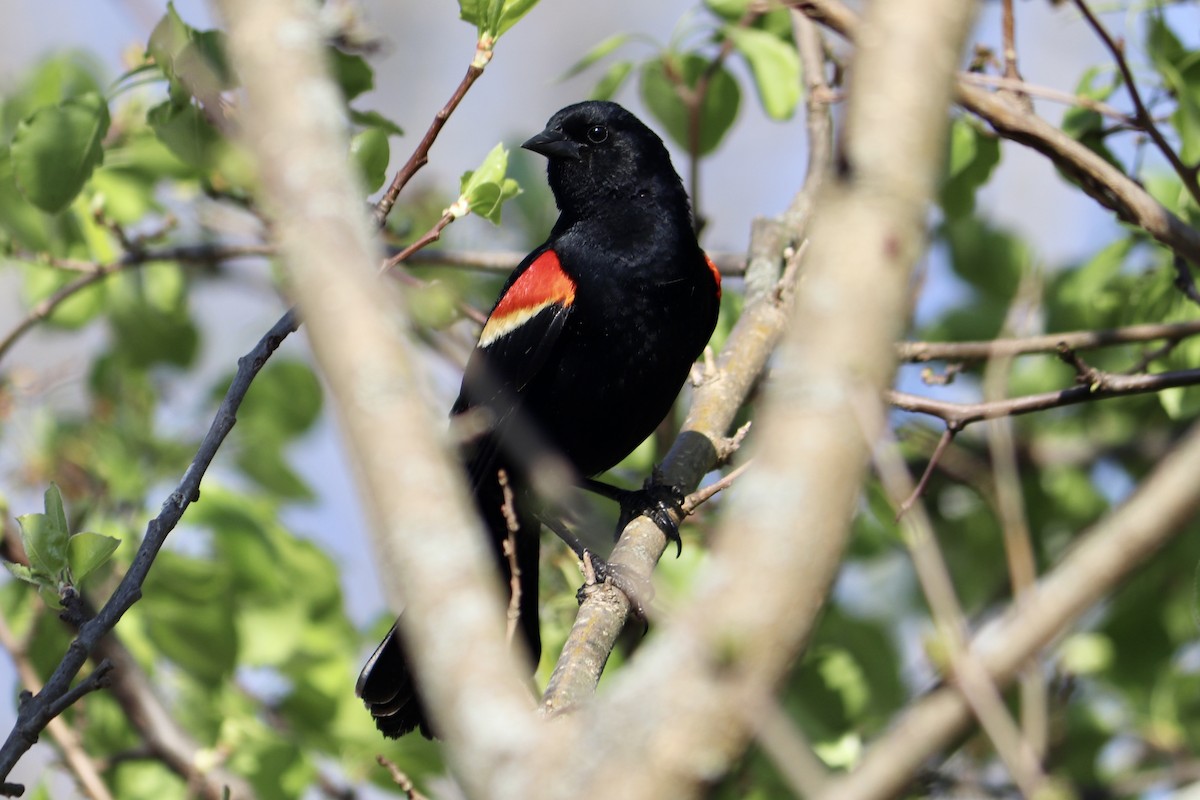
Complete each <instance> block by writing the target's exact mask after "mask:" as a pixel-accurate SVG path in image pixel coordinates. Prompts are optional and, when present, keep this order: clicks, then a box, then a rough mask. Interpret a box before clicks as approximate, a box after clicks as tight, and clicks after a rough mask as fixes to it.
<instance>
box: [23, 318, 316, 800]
mask: <svg viewBox="0 0 1200 800" xmlns="http://www.w3.org/2000/svg"><path fill="white" fill-rule="evenodd" d="M296 325H297V323H296V318H295V315H294V314H292V313H291V312H288V313H287V314H284V315H283V317H282V318H281V319H280V320H279V321H278V322H276V323H275V325H274V327H272V328H271V330H270V331H268V332H267V334H266V335H265V336H264V337H263V338H262V339H261V340H259V342H258V344H257V345H255V347H254V349H253V350H251V351H250V352H249V353H247V354H246V355H245V356H244V357H242V358H241V359H239V360H238V369H237V374H236V375H235V376H234V378H233V382H232V383H231V384H230V386H229V390H228V391H227V392H226V393H225V398H224V399H223V400H222V401H221V405H220V407H219V408H218V409H217V414H216V417H215V418H214V419H213V422H212V426H211V427H210V428H209V429H208V433H207V434H205V436H204V439H203V440H202V441H201V442H200V447H199V449H198V450H197V452H196V456H195V457H194V458H193V459H192V463H191V465H189V466H188V469H187V471H186V472H185V473H184V475H183V478H182V479H180V482H179V485H178V487H176V489H175V491H174V492H172V493H171V495H170V497H168V498H167V499H166V500H165V501H164V502H163V505H162V510H161V511H160V512H159V514H158V516H156V517H155V518H154V519H153V520H151V521H150V524H149V525H147V526H146V533H145V535H144V536H143V538H142V543H141V545H140V546H139V547H138V551H137V553H136V555H134V558H133V563H131V564H130V566H129V570H128V571H127V572H126V573H125V575H124V577H123V578H121V582H120V584H118V586H117V589H116V591H114V592H113V594H112V596H111V597H109V599H108V602H106V603H105V604H104V606H103V607H102V608H101V609H100V611H99V612H97V614H96V616H95V617H93V618H92V619H90V620H88V621H87V622H85V623H84V624H83V625H82V626H81V627H80V628H79V635H78V636H76V637H75V640H74V641H73V642H71V645H70V646H69V647H68V648H67V652H66V654H65V655H64V656H63V659H62V661H61V662H59V665H58V667H57V668H56V669H55V670H54V674H52V675H51V676H50V679H49V680H48V681H46V685H45V686H43V687H42V690H41V691H40V692H38V693H37V694H36V695H35V696H34V697H33V698H31V699H30V700H29V701H28V702H26V703H23V704H22V705H21V707H20V708H19V709H18V710H17V721H16V724H15V725H14V727H13V730H12V731H11V732H10V733H9V735H8V738H7V739H6V740H5V741H4V744H3V746H0V781H3V780H5V779H6V778H7V777H8V775H9V773H11V772H12V769H13V767H14V766H15V765H16V763H17V761H18V760H20V758H21V756H22V755H24V754H25V752H26V751H27V750H28V749H29V748H30V746H31V745H32V744H33V742H34V741H36V740H37V736H38V734H39V733H40V732H41V731H42V729H43V728H45V727H46V724H47V723H48V722H49V721H50V720H51V719H53V718H54V717H55V716H56V715H57V714H59V713H61V711H62V709H63V708H65V707H66V706H65V705H62V703H63V698H64V697H68V698H69V697H72V695H71V691H72V690H71V688H70V686H71V681H72V680H74V678H75V676H76V675H77V674H79V670H80V669H82V668H83V665H84V663H85V662H86V661H87V658H88V655H89V654H90V653H91V652H92V651H93V650H94V649H95V647H96V645H97V643H98V642H99V641H100V639H101V638H102V637H103V636H104V635H105V634H107V633H108V632H109V631H111V630H112V629H113V628H114V627H115V626H116V624H117V622H118V621H119V620H120V619H121V617H122V616H123V615H124V614H125V612H126V611H127V610H129V608H130V606H132V605H133V604H134V603H136V602H137V601H138V600H139V599H141V596H142V584H143V583H144V582H145V580H146V575H147V574H148V573H149V571H150V565H151V564H153V563H154V558H155V556H156V555H157V554H158V551H159V548H161V547H162V545H163V543H164V542H165V541H166V538H167V535H168V534H169V533H170V532H171V531H172V530H174V528H175V526H176V525H177V524H179V520H180V519H181V518H182V517H183V512H184V511H185V510H186V509H187V507H188V505H190V504H191V503H193V502H195V501H196V500H197V499H198V498H199V497H200V480H201V478H203V477H204V473H205V472H206V471H207V469H208V466H209V464H211V463H212V460H213V457H214V456H215V455H216V453H217V449H218V448H219V447H220V446H221V443H222V442H223V441H224V440H225V437H226V436H227V435H228V434H229V431H230V430H231V429H232V428H233V424H234V422H235V421H236V416H235V414H236V412H237V409H238V407H239V406H240V405H241V402H242V400H243V398H244V397H245V395H246V391H247V390H248V389H249V388H250V382H251V381H252V380H253V379H254V376H255V375H257V374H258V372H259V370H261V369H262V367H263V365H264V364H265V363H266V361H267V359H268V358H270V356H271V354H272V353H273V352H275V350H276V349H277V348H278V347H279V345H280V343H281V342H282V341H283V340H284V339H285V338H287V336H288V334H290V333H291V332H292V331H294V330H296ZM68 705H69V703H68ZM21 788H22V787H20V786H18V785H16V784H8V783H5V784H4V785H3V788H0V794H2V793H6V792H7V793H9V794H12V793H14V792H15V793H17V794H19V793H20V790H21Z"/></svg>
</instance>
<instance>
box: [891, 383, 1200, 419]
mask: <svg viewBox="0 0 1200 800" xmlns="http://www.w3.org/2000/svg"><path fill="white" fill-rule="evenodd" d="M1094 377H1095V380H1094V381H1093V382H1091V383H1089V384H1088V385H1084V386H1072V387H1071V388H1069V389H1062V390H1060V391H1057V392H1043V393H1041V394H1032V395H1026V396H1024V397H1013V398H1009V399H1006V400H996V401H992V402H983V403H951V402H945V401H942V400H933V399H930V398H928V397H920V396H918V395H915V394H908V393H907V392H897V391H890V392H888V393H887V401H888V402H889V403H891V404H892V405H893V406H895V407H896V408H899V409H901V410H903V411H912V412H915V413H918V414H929V415H931V416H934V417H939V418H941V419H943V420H945V421H946V422H947V423H950V424H953V425H958V426H959V427H966V426H967V425H970V424H971V423H972V422H978V421H979V420H983V419H995V418H996V417H1008V416H1018V415H1020V414H1030V413H1032V412H1034V411H1045V410H1047V409H1051V408H1061V407H1063V406H1070V405H1075V404H1077V403H1086V402H1090V401H1092V400H1105V399H1108V398H1110V397H1126V396H1129V395H1136V394H1148V393H1150V392H1161V391H1162V390H1163V389H1172V388H1175V387H1176V386H1196V385H1198V384H1200V369H1185V370H1178V371H1175V372H1160V373H1157V374H1155V375H1114V374H1112V373H1109V372H1100V371H1099V370H1096V371H1095V373H1094Z"/></svg>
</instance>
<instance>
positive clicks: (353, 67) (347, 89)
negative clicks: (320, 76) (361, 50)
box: [326, 47, 375, 102]
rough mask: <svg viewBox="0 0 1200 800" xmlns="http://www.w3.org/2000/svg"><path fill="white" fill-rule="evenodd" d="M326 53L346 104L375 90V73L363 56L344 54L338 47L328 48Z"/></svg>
mask: <svg viewBox="0 0 1200 800" xmlns="http://www.w3.org/2000/svg"><path fill="white" fill-rule="evenodd" d="M326 52H327V53H328V54H329V68H330V71H331V72H332V73H333V79H334V80H335V81H337V84H338V86H340V87H341V89H342V96H343V97H345V98H346V102H349V101H351V100H353V99H354V98H356V97H358V96H359V95H360V94H362V93H363V92H369V91H370V90H371V89H374V88H375V71H374V70H373V69H371V65H370V64H368V63H367V62H366V59H364V58H363V57H362V56H355V55H350V54H349V53H343V52H342V51H341V50H338V49H337V48H336V47H330V48H327V50H326Z"/></svg>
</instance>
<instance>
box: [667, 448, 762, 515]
mask: <svg viewBox="0 0 1200 800" xmlns="http://www.w3.org/2000/svg"><path fill="white" fill-rule="evenodd" d="M753 463H754V459H753V458H751V459H747V461H746V462H745V463H744V464H740V465H738V466H737V468H735V469H732V470H730V471H729V472H727V473H726V474H725V475H723V476H722V477H721V479H720V480H718V481H714V482H713V483H711V484H709V485H708V486H705V487H704V488H702V489H697V490H696V491H694V492H692V493H691V494H689V495H688V496H687V497H685V498H683V503H681V504H680V508H682V509H683V513H684V514H689V515H690V514H695V513H696V509H697V508H699V507H700V506H701V505H703V504H704V503H705V502H707V501H708V500H710V499H712V497H713V496H714V495H716V494H717V493H718V492H723V491H725V490H726V489H728V488H729V487H730V486H732V485H733V482H734V481H736V480H737V479H738V478H740V477H742V474H743V473H744V472H745V471H746V470H747V469H748V468H749V467H750V465H751V464H753Z"/></svg>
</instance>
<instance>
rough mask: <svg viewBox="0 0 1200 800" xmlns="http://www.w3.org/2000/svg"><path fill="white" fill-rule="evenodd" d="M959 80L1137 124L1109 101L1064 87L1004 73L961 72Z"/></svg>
mask: <svg viewBox="0 0 1200 800" xmlns="http://www.w3.org/2000/svg"><path fill="white" fill-rule="evenodd" d="M958 80H959V81H960V82H962V83H971V84H975V85H976V86H990V87H993V88H996V89H1002V90H1006V91H1010V92H1014V93H1017V94H1023V95H1029V96H1030V97H1040V98H1041V99H1043V100H1049V101H1051V102H1054V103H1062V104H1063V105H1068V106H1078V107H1079V108H1086V109H1087V110H1088V111H1095V112H1096V113H1097V114H1101V115H1103V116H1106V117H1110V118H1112V119H1115V120H1117V121H1118V122H1120V123H1122V124H1124V125H1130V126H1135V127H1136V126H1137V120H1136V119H1134V118H1133V117H1131V116H1129V115H1128V114H1126V113H1125V112H1124V111H1121V110H1120V109H1118V108H1114V107H1113V106H1110V105H1109V104H1108V103H1103V102H1101V101H1099V100H1093V99H1092V98H1090V97H1084V96H1083V95H1079V94H1072V93H1071V92H1064V91H1063V90H1062V89H1054V88H1052V87H1049V86H1039V85H1037V84H1034V83H1029V82H1027V81H1025V80H1023V79H1020V78H1007V77H1004V76H1002V75H988V74H986V73H983V72H961V73H959V75H958Z"/></svg>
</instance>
